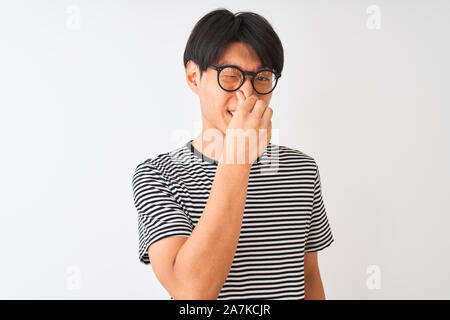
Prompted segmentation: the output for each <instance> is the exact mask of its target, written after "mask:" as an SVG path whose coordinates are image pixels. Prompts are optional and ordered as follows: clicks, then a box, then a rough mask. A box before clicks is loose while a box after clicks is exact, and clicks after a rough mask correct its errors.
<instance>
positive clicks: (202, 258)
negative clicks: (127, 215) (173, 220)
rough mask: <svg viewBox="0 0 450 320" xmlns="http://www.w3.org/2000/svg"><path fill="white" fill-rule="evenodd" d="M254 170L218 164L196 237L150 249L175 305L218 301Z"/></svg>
mask: <svg viewBox="0 0 450 320" xmlns="http://www.w3.org/2000/svg"><path fill="white" fill-rule="evenodd" d="M250 167H251V165H248V164H243V165H229V164H222V163H219V164H218V166H217V169H216V174H215V178H214V182H213V184H212V187H211V192H210V195H209V198H208V201H207V204H206V206H205V208H204V210H203V213H202V215H201V218H200V219H199V221H198V223H197V225H196V227H195V228H194V230H193V231H192V234H191V235H190V236H189V237H188V238H186V237H171V238H166V239H163V240H161V241H158V242H156V243H154V244H153V245H151V246H150V248H149V250H148V252H149V256H150V260H152V261H153V263H152V266H153V269H154V271H155V274H156V276H157V277H158V279H159V281H160V282H161V284H162V285H163V286H164V287H165V288H166V289H167V291H168V292H169V293H170V294H171V295H172V296H173V298H174V299H183V300H185V299H197V300H200V299H201V300H207V299H217V297H218V295H219V292H220V290H221V289H222V286H223V284H224V283H225V280H226V278H227V276H228V273H229V271H230V268H231V264H232V262H233V258H234V255H235V252H236V248H237V244H238V241H239V235H240V230H241V225H242V219H243V213H244V208H245V202H246V198H247V187H248V179H249V175H250Z"/></svg>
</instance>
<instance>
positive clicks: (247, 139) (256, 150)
mask: <svg viewBox="0 0 450 320" xmlns="http://www.w3.org/2000/svg"><path fill="white" fill-rule="evenodd" d="M236 94H237V97H238V105H237V107H236V111H235V112H234V115H233V118H232V119H231V121H230V123H229V124H228V127H227V129H226V134H225V141H224V142H225V143H224V146H223V151H222V155H221V161H220V162H221V163H227V164H242V163H245V164H248V165H250V166H251V165H252V164H253V162H255V160H256V159H257V158H258V157H259V156H261V154H262V153H263V152H264V149H265V148H266V147H267V145H268V144H269V142H270V139H271V138H272V120H271V119H272V115H273V110H272V108H270V107H269V106H267V103H266V102H264V101H263V100H261V99H258V97H257V96H256V95H251V96H249V97H248V98H247V99H245V97H244V96H243V94H242V93H241V92H240V91H237V93H236ZM235 140H236V141H235ZM236 149H237V150H236Z"/></svg>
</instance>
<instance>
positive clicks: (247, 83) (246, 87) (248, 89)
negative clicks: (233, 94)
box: [238, 75, 258, 99]
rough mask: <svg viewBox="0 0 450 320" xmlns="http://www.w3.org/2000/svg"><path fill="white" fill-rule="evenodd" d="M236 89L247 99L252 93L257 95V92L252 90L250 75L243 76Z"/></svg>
mask: <svg viewBox="0 0 450 320" xmlns="http://www.w3.org/2000/svg"><path fill="white" fill-rule="evenodd" d="M238 91H241V92H242V93H243V94H244V97H245V99H247V98H248V97H249V96H251V95H252V94H255V95H258V93H257V92H256V91H255V90H253V86H252V77H251V76H249V75H246V76H245V79H244V83H243V84H242V86H241V87H240V88H239V89H238Z"/></svg>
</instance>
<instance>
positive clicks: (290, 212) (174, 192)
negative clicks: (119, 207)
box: [132, 9, 334, 300]
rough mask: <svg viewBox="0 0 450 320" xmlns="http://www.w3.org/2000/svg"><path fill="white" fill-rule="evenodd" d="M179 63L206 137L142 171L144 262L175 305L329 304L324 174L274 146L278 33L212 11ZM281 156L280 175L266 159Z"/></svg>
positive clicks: (254, 20)
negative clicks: (321, 258) (324, 269)
mask: <svg viewBox="0 0 450 320" xmlns="http://www.w3.org/2000/svg"><path fill="white" fill-rule="evenodd" d="M184 65H185V71H186V80H187V83H188V85H189V87H190V88H191V90H192V91H193V92H194V93H195V94H196V95H198V97H199V100H200V106H201V111H202V124H203V128H202V133H201V135H200V136H199V137H197V138H196V139H194V140H189V141H188V142H187V143H186V144H184V145H183V146H182V147H179V148H177V149H176V150H172V151H171V152H167V153H163V154H160V155H158V156H156V157H154V158H151V159H147V160H146V161H144V162H143V163H141V164H139V165H138V166H137V168H136V170H135V173H134V175H133V182H132V184H133V195H134V201H135V205H136V208H137V211H138V230H139V258H140V261H141V262H143V263H146V264H148V263H150V261H151V263H152V266H153V270H154V272H155V275H156V276H157V278H158V280H159V281H160V282H161V284H162V285H163V286H164V287H165V289H166V290H167V291H168V292H169V293H170V296H171V298H172V297H173V298H174V299H202V300H203V299H325V294H324V290H323V285H322V281H321V278H320V272H319V266H318V261H317V251H319V250H322V249H324V248H326V247H328V246H329V245H330V244H331V243H332V242H333V241H334V239H333V235H332V233H331V229H330V226H329V224H328V220H327V216H326V211H325V207H324V204H323V201H322V194H321V184H320V175H319V170H318V167H317V165H316V163H315V160H314V159H313V158H312V157H310V156H308V155H306V154H305V153H303V152H300V151H298V150H294V149H291V148H288V147H286V146H277V145H275V144H272V143H270V139H271V131H272V130H271V129H272V122H271V118H272V114H273V109H272V108H271V107H269V106H268V105H269V103H270V99H271V96H272V92H273V90H274V89H275V87H276V85H277V83H278V79H279V78H280V77H281V71H282V68H283V47H282V45H281V42H280V40H279V38H278V36H277V35H276V33H275V31H274V30H273V28H272V27H271V25H270V24H269V23H268V22H267V20H265V19H264V18H263V17H261V16H260V15H257V14H255V13H251V12H243V13H237V14H233V13H231V12H230V11H228V10H226V9H218V10H215V11H212V12H210V13H208V14H207V15H205V16H204V17H203V18H202V19H200V20H199V22H198V23H197V24H196V25H195V27H194V29H193V30H192V33H191V35H190V37H189V40H188V42H187V45H186V49H185V53H184ZM253 133H256V134H255V135H252V134H253ZM246 135H247V136H246ZM242 136H246V138H245V139H246V140H245V141H246V142H245V143H244V144H239V143H237V144H236V140H239V139H241V138H242ZM255 137H256V138H255ZM211 138H213V139H211ZM235 138H236V139H235ZM275 151H276V153H277V165H276V167H275V169H273V166H271V164H270V163H269V164H268V163H266V162H265V161H264V159H265V158H264V156H265V155H270V156H272V155H273V154H274V153H275ZM241 157H242V158H244V159H245V161H240V160H238V159H242V158H241ZM271 167H272V170H271Z"/></svg>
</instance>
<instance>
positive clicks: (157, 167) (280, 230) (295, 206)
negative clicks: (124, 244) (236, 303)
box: [132, 140, 334, 300]
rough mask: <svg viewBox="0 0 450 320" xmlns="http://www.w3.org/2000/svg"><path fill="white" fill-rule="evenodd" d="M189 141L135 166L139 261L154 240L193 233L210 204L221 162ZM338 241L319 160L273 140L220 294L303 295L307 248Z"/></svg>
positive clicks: (259, 165)
mask: <svg viewBox="0 0 450 320" xmlns="http://www.w3.org/2000/svg"><path fill="white" fill-rule="evenodd" d="M191 142H192V140H189V141H188V142H187V143H185V144H184V145H182V146H181V147H178V148H176V149H175V150H173V151H170V152H166V153H162V154H159V155H157V156H155V157H153V158H149V159H147V160H145V161H143V162H142V163H140V164H139V165H138V166H137V167H136V169H135V172H134V175H133V179H132V188H133V197H134V203H135V206H136V209H137V213H138V216H137V219H138V220H137V221H138V233H139V250H138V254H139V260H140V261H141V262H142V263H145V264H149V263H150V260H149V256H148V252H147V250H148V247H149V246H150V245H151V244H152V243H154V242H156V241H158V240H161V239H163V238H166V237H171V236H185V237H189V235H190V234H191V232H192V231H193V229H194V228H195V226H196V224H197V222H198V220H199V219H200V217H201V215H202V212H203V209H204V208H205V205H206V202H207V200H208V197H209V193H210V191H211V186H212V183H213V181H214V176H215V172H216V168H217V165H218V164H217V161H215V160H214V159H211V158H209V157H206V156H204V155H203V154H202V153H200V152H199V151H198V150H197V149H195V148H194V147H193V146H192V144H191ZM333 241H334V238H333V234H332V232H331V228H330V225H329V222H328V219H327V213H326V210H325V206H324V202H323V199H322V191H321V181H320V174H319V169H318V167H317V164H316V162H315V160H314V159H313V158H312V157H311V156H309V155H306V154H305V153H303V152H301V151H298V150H295V149H291V148H289V147H286V146H280V145H275V144H272V143H269V144H268V145H267V147H266V149H265V151H264V153H263V154H262V155H261V156H260V157H259V158H258V159H257V160H256V161H255V162H254V163H253V164H252V167H251V169H250V175H249V180H248V188H247V199H246V203H245V209H244V215H243V220H242V226H241V233H240V237H239V242H238V245H237V249H236V253H235V256H234V259H233V263H232V265H231V269H230V272H229V274H228V277H227V279H226V281H225V283H224V285H223V287H222V290H221V291H220V293H219V296H218V298H217V299H219V300H220V299H304V298H305V291H304V253H305V252H312V251H319V250H322V249H324V248H326V247H328V246H329V245H330V244H331V243H332V242H333ZM171 298H172V297H171Z"/></svg>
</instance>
